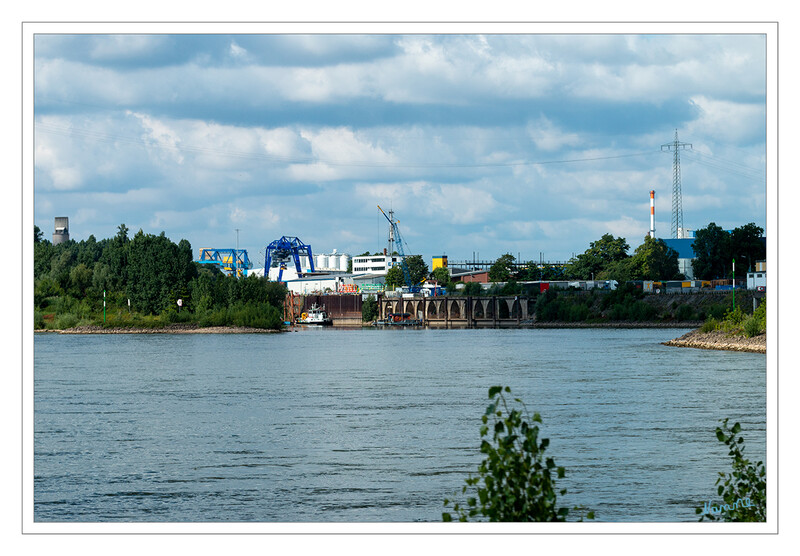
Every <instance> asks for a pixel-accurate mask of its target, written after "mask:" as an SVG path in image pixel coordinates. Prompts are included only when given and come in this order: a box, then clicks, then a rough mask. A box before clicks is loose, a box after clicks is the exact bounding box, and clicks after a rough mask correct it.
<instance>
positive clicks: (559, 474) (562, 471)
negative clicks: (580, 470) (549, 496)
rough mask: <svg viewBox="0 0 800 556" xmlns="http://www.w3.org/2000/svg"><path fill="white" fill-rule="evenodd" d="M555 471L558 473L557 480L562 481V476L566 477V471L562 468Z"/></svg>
mask: <svg viewBox="0 0 800 556" xmlns="http://www.w3.org/2000/svg"><path fill="white" fill-rule="evenodd" d="M557 471H558V478H559V479H563V478H564V476H565V475H566V473H567V472H566V470H565V469H564V468H563V467H559V468H558V469H557Z"/></svg>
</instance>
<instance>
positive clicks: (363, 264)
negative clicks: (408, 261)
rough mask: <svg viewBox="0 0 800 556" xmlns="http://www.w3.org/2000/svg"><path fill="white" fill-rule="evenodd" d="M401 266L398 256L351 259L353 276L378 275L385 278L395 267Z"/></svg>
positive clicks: (369, 256) (365, 256) (367, 256)
mask: <svg viewBox="0 0 800 556" xmlns="http://www.w3.org/2000/svg"><path fill="white" fill-rule="evenodd" d="M398 264H403V257H401V256H400V255H364V256H361V257H353V274H360V273H366V274H380V275H382V276H385V275H386V273H387V272H389V269H390V268H392V267H393V266H395V265H398Z"/></svg>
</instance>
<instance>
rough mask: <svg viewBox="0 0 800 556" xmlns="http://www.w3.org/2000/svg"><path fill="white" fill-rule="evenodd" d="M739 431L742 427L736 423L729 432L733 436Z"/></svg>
mask: <svg viewBox="0 0 800 556" xmlns="http://www.w3.org/2000/svg"><path fill="white" fill-rule="evenodd" d="M740 430H742V426H741V425H740V424H739V423H736V424H735V425H733V428H732V429H731V432H732V433H733V434H738V433H739V431H740Z"/></svg>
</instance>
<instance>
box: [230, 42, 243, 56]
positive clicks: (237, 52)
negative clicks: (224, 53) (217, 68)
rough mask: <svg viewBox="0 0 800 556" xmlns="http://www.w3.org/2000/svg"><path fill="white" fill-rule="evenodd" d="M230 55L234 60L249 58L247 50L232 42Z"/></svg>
mask: <svg viewBox="0 0 800 556" xmlns="http://www.w3.org/2000/svg"><path fill="white" fill-rule="evenodd" d="M229 52H230V55H231V56H233V57H234V58H246V57H247V49H245V48H242V47H241V46H239V45H238V44H236V42H235V41H231V44H230V47H229Z"/></svg>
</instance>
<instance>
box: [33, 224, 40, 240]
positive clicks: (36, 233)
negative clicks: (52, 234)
mask: <svg viewBox="0 0 800 556" xmlns="http://www.w3.org/2000/svg"><path fill="white" fill-rule="evenodd" d="M40 241H42V231H41V230H40V229H39V226H37V225H36V224H34V225H33V243H39V242H40Z"/></svg>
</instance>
